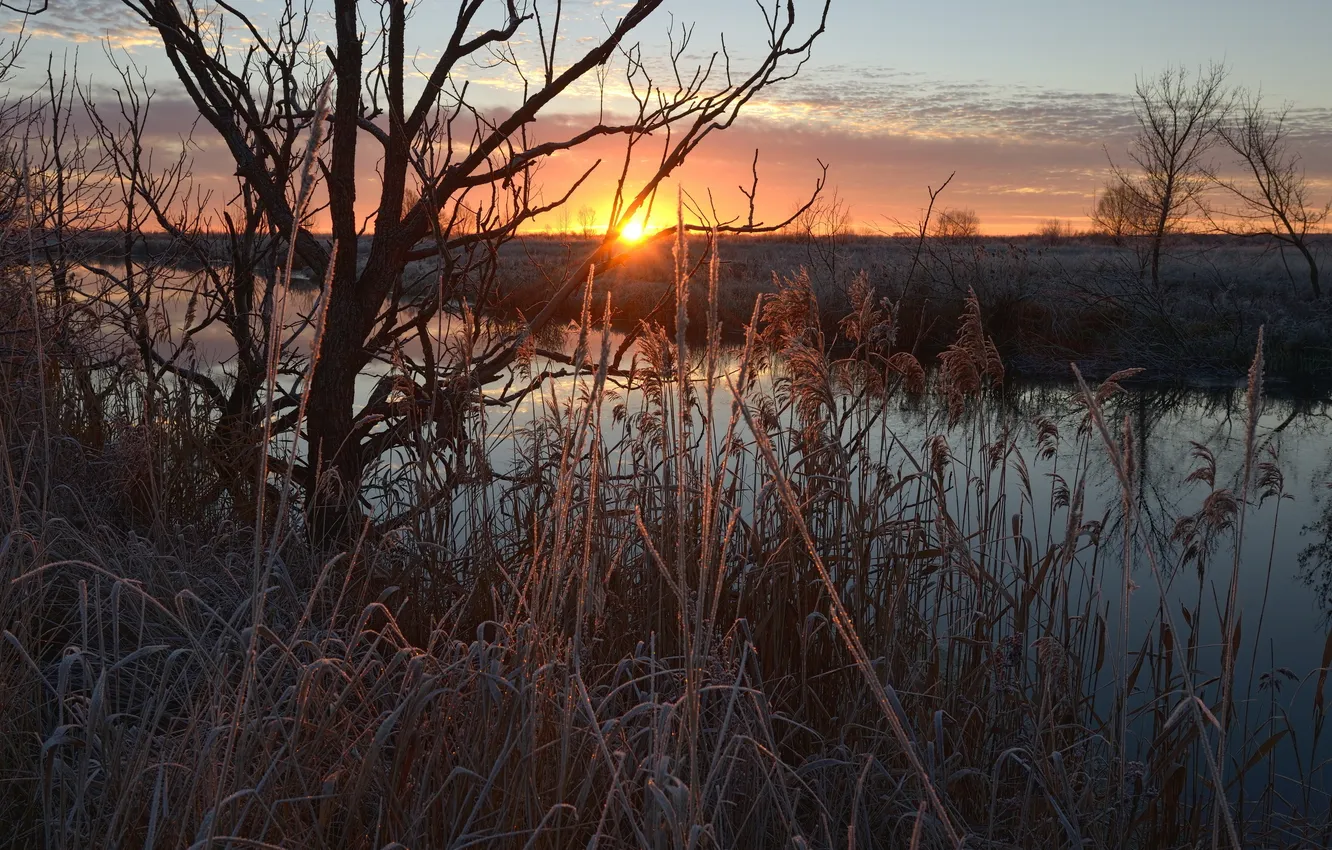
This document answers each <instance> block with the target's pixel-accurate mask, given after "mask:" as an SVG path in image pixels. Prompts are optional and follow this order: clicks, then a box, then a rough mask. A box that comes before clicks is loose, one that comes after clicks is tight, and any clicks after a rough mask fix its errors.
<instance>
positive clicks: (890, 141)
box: [0, 0, 1332, 234]
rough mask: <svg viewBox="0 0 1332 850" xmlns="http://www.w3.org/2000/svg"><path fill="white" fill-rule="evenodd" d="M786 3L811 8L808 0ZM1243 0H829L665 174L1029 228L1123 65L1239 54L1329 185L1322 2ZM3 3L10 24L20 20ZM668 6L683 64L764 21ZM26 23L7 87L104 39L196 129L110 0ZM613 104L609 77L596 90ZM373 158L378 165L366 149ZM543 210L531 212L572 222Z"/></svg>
mask: <svg viewBox="0 0 1332 850" xmlns="http://www.w3.org/2000/svg"><path fill="white" fill-rule="evenodd" d="M236 5H237V6H238V7H239V8H242V9H244V10H245V11H246V12H247V13H248V14H252V15H253V16H254V18H255V20H256V21H257V22H259V23H260V24H261V25H262V24H263V23H264V22H266V21H267V22H269V23H271V17H270V15H271V13H272V12H273V10H274V7H275V6H276V4H275V3H274V2H273V0H267V2H264V0H238V2H237V3H236ZM454 5H455V4H453V3H451V2H444V0H416V2H414V3H413V4H412V7H411V8H412V10H413V13H412V14H413V17H412V19H411V21H410V22H409V38H410V39H412V41H413V43H412V44H411V45H409V51H410V50H414V51H416V54H417V56H418V58H419V59H420V60H421V62H420V64H421V66H422V67H425V66H426V65H427V62H428V60H429V58H431V57H432V56H433V55H434V54H433V52H432V51H436V50H437V49H438V45H436V44H435V43H433V42H432V35H437V34H439V33H442V32H445V31H446V27H447V25H448V23H449V20H450V14H451V11H450V10H451V9H453V8H454ZM769 5H771V4H769ZM314 8H315V13H316V24H317V25H318V24H320V23H321V22H322V23H325V24H326V23H327V13H326V10H324V9H323V8H322V4H321V2H318V0H317V2H315V3H314ZM618 8H620V6H619V5H618V4H617V3H616V2H613V0H565V2H564V10H565V14H566V17H567V21H568V23H567V25H566V27H565V29H564V30H563V31H562V32H563V35H562V39H563V40H565V41H567V43H568V48H569V52H570V53H572V52H573V50H575V49H576V47H577V45H578V43H579V42H580V39H581V40H586V39H588V38H589V37H591V36H593V35H595V34H596V33H598V32H601V31H604V26H605V23H604V21H606V20H610V19H613V18H614V17H615V16H616V10H617V9H618ZM797 8H798V9H799V10H801V11H802V12H804V13H805V14H809V15H812V14H814V12H815V8H814V5H813V4H812V3H809V2H808V0H803V2H802V3H798V4H797ZM1254 10H1255V7H1254V6H1253V4H1252V3H1250V2H1240V0H1210V2H1192V0H1126V2H1117V3H1114V4H1109V3H1101V2H1090V0H1063V1H1062V2H1054V0H1012V2H1007V3H1002V4H1000V3H993V2H989V0H955V2H951V3H932V4H921V3H914V2H913V3H905V2H902V3H899V2H887V0H834V2H833V7H832V12H831V15H830V18H829V24H828V31H827V33H826V35H825V36H823V37H822V38H821V39H820V40H819V41H818V42H817V43H816V44H815V46H814V51H813V56H812V59H811V61H810V63H809V64H808V65H807V66H806V67H805V68H804V69H803V70H802V72H801V74H800V75H799V76H798V77H797V78H796V79H794V80H791V81H789V82H787V83H785V84H783V85H781V86H779V87H776V88H774V89H772V90H770V91H767V92H765V93H764V97H763V98H762V99H761V100H759V101H756V102H755V103H753V104H752V105H751V108H750V109H749V110H748V111H747V113H746V115H745V117H744V118H743V119H742V120H741V121H739V122H738V123H737V124H736V125H735V126H734V127H733V128H731V129H730V130H727V131H726V132H723V133H720V134H717V135H715V136H714V137H713V138H712V139H710V140H709V141H708V142H707V143H705V145H704V146H703V147H702V148H701V149H700V150H698V151H697V152H696V153H695V155H694V157H693V159H692V160H691V161H690V162H689V164H688V165H687V166H686V167H685V168H683V169H682V170H681V171H679V172H678V180H679V183H680V185H682V186H683V187H684V188H685V190H686V191H688V192H690V193H691V194H693V195H695V196H703V195H706V194H707V192H708V190H711V192H712V195H713V197H714V199H715V200H716V202H717V205H718V208H719V209H720V210H722V211H723V212H726V211H729V212H732V213H739V212H741V211H743V209H744V205H745V200H744V198H743V196H742V195H741V193H740V191H739V189H738V188H737V187H738V186H739V185H740V184H742V183H743V184H745V185H746V186H747V185H748V183H749V179H750V178H749V166H750V160H751V159H752V157H753V154H754V151H755V149H758V150H759V152H760V160H759V163H760V175H761V178H762V183H761V189H760V191H761V195H760V200H759V213H760V217H761V218H765V219H767V220H773V219H777V218H781V217H784V216H785V215H787V214H789V212H790V211H791V210H792V209H793V208H794V207H795V206H796V205H797V203H798V201H799V199H800V198H802V197H804V196H805V195H806V194H807V193H808V191H809V190H810V188H811V187H812V185H813V182H814V180H815V178H816V177H817V175H818V173H819V168H818V165H817V161H818V160H822V161H823V162H825V163H828V164H829V165H830V169H829V183H830V187H831V188H835V189H836V190H837V192H838V194H839V195H840V197H841V198H842V199H844V200H845V202H846V203H847V204H848V205H849V209H850V212H851V217H852V220H853V222H854V223H855V225H856V226H857V227H858V228H860V229H862V230H867V231H884V232H892V231H894V230H896V226H895V224H894V221H897V220H902V221H910V220H913V219H915V218H916V216H917V215H918V214H919V211H920V209H921V208H922V206H923V205H924V203H925V202H926V200H927V196H926V186H928V185H933V186H938V185H939V184H940V183H941V182H942V181H943V180H944V179H945V178H947V176H948V175H949V174H950V173H952V172H956V177H955V178H954V180H953V183H952V184H951V186H950V187H949V190H948V192H947V193H946V195H945V196H944V198H943V200H942V203H943V204H944V205H946V206H954V207H966V208H970V209H974V210H975V211H976V212H977V214H978V215H979V217H980V221H981V226H982V229H983V230H984V231H986V232H989V233H1015V234H1020V233H1026V232H1030V231H1032V230H1034V229H1035V228H1036V227H1037V226H1038V225H1039V223H1040V222H1041V221H1043V220H1045V219H1049V218H1052V217H1058V218H1062V219H1066V220H1069V221H1070V222H1071V223H1072V224H1073V226H1074V227H1081V226H1085V224H1086V214H1087V212H1088V211H1089V210H1090V209H1091V206H1092V203H1093V199H1094V196H1095V193H1096V191H1097V190H1098V188H1099V187H1100V186H1101V185H1102V184H1103V183H1104V182H1105V179H1106V177H1107V174H1108V161H1107V153H1108V154H1109V156H1111V157H1113V158H1114V159H1115V160H1116V161H1118V162H1121V163H1127V156H1126V150H1127V145H1128V141H1129V139H1130V137H1131V134H1132V130H1133V114H1132V97H1131V96H1132V93H1133V86H1134V80H1135V77H1136V76H1142V75H1151V74H1154V73H1157V72H1159V71H1160V70H1162V69H1163V68H1164V67H1165V66H1166V65H1168V64H1171V63H1175V64H1183V65H1185V66H1186V67H1190V68H1196V67H1198V66H1200V65H1205V64H1206V63H1208V62H1210V61H1217V62H1225V63H1226V64H1227V65H1228V67H1229V68H1230V81H1231V83H1233V84H1236V85H1242V86H1246V87H1249V88H1251V89H1258V88H1261V89H1262V91H1263V93H1264V96H1265V99H1266V100H1267V101H1268V102H1269V103H1270V104H1272V105H1274V106H1275V105H1280V104H1281V103H1283V102H1289V103H1290V104H1291V105H1292V111H1291V114H1290V115H1291V117H1290V121H1291V123H1292V127H1293V130H1294V132H1293V134H1292V142H1293V144H1295V146H1296V147H1297V149H1298V150H1299V151H1300V152H1301V154H1302V156H1303V162H1304V166H1305V168H1306V170H1307V173H1308V175H1309V177H1310V179H1311V183H1312V184H1313V187H1314V190H1315V197H1316V198H1317V199H1319V200H1320V201H1321V200H1322V199H1324V198H1326V197H1332V83H1328V82H1327V73H1326V67H1327V57H1328V53H1329V50H1330V49H1332V47H1330V46H1329V38H1328V34H1329V33H1332V2H1327V0H1269V2H1267V3H1266V4H1265V5H1264V12H1263V15H1262V20H1259V19H1257V18H1256V17H1255V11H1254ZM0 15H2V16H3V17H0V24H2V25H3V28H4V29H5V30H6V31H7V32H9V33H10V35H11V37H12V36H13V34H14V33H16V32H17V31H18V28H19V26H20V24H19V19H18V17H17V16H15V15H13V14H10V13H0ZM321 16H322V17H321ZM672 20H674V21H675V22H676V24H677V26H678V24H679V23H680V22H683V21H692V22H694V23H695V25H696V28H695V30H694V33H693V38H692V41H691V43H690V48H689V51H688V52H687V54H686V57H687V58H691V59H693V60H695V61H701V60H702V59H704V58H705V57H706V55H707V54H708V53H710V52H711V51H713V50H715V49H716V48H717V47H718V45H719V44H720V40H721V37H722V36H723V35H724V36H725V39H726V44H727V47H728V49H729V50H730V51H731V54H732V56H733V58H734V60H735V61H736V62H737V63H739V64H743V62H744V60H745V58H746V57H753V56H754V55H756V53H757V50H758V48H759V46H760V45H759V44H758V42H757V39H758V37H759V33H758V32H757V31H756V28H755V23H756V22H757V21H759V20H761V17H760V14H759V11H758V8H757V7H756V5H755V4H754V2H753V0H743V2H742V0H708V2H703V0H687V2H685V1H682V2H668V3H667V4H666V8H665V10H664V11H663V12H661V13H659V14H658V16H657V19H655V20H654V21H650V22H649V23H648V24H647V25H646V26H645V27H644V28H643V29H642V30H641V31H640V38H641V40H642V43H643V47H644V52H645V54H647V55H651V56H657V57H660V56H662V55H664V53H665V51H666V49H667V38H666V33H667V31H668V29H669V28H670V26H671V22H672ZM1278 23H1280V24H1281V25H1280V26H1278V25H1277V24H1278ZM26 28H27V29H26V32H27V33H28V34H29V35H30V36H31V38H32V40H31V43H30V44H29V45H28V48H27V52H26V53H25V54H24V68H23V69H22V70H21V71H20V73H19V74H18V75H17V76H16V77H15V78H14V79H13V80H12V81H11V83H10V92H9V94H10V95H11V96H13V95H15V94H20V93H23V92H24V91H30V90H33V89H35V88H36V87H38V86H39V85H40V83H41V81H42V80H43V78H44V75H45V70H46V64H47V62H46V58H47V57H48V56H54V61H55V64H56V66H57V67H59V66H60V65H61V64H65V65H67V66H69V67H71V68H72V67H73V66H74V64H75V62H77V68H78V73H79V76H80V78H81V79H85V80H87V81H90V82H91V86H92V91H93V92H94V94H95V96H97V97H99V98H112V97H114V95H113V92H112V91H111V84H110V82H109V81H113V80H115V78H116V77H115V74H114V71H113V69H112V68H111V64H110V63H111V60H110V59H109V58H108V55H111V56H115V57H118V59H117V61H120V62H124V61H126V60H132V61H133V62H134V63H135V64H136V65H138V66H139V67H140V68H141V69H142V70H143V73H144V74H145V76H146V77H147V79H148V80H149V81H150V82H151V83H152V85H153V86H154V87H155V88H156V90H157V94H156V97H155V100H154V106H153V123H152V131H153V139H152V141H153V143H154V144H158V145H161V146H163V147H164V148H176V147H178V145H179V143H180V139H181V138H182V137H183V136H185V135H187V134H189V133H190V132H191V128H192V126H193V124H194V122H195V121H196V119H197V118H198V113H197V111H195V110H194V109H193V108H192V107H191V106H190V104H189V103H188V101H187V100H186V99H185V97H184V94H183V92H182V91H181V89H180V87H179V85H178V84H177V83H176V82H175V81H174V78H173V76H172V73H171V69H170V67H169V65H168V64H167V63H166V61H165V57H164V56H163V55H162V52H161V50H160V48H159V47H158V46H157V45H156V42H155V40H154V38H153V33H152V32H151V31H148V30H146V29H145V28H144V25H143V23H142V22H141V21H139V20H137V19H136V18H135V16H134V15H133V14H132V13H131V12H130V10H129V9H128V8H127V7H126V6H125V4H124V3H122V2H121V0H51V2H50V8H49V10H48V11H47V12H45V13H44V14H42V15H40V16H38V17H37V18H33V19H30V20H29V21H28V22H27V24H26ZM463 73H464V75H465V76H467V78H468V81H469V84H470V85H471V86H472V88H471V90H472V91H473V92H475V94H476V97H477V99H478V103H480V104H481V105H482V106H484V107H485V108H488V109H493V110H504V109H505V108H507V107H509V106H511V105H512V104H513V103H514V102H515V96H516V95H515V91H516V83H515V80H514V79H512V78H511V77H505V76H504V75H503V74H500V73H496V72H493V71H488V70H486V69H483V68H479V67H473V68H471V69H465V70H464V72H463ZM626 103H627V101H626V100H625V99H624V92H623V90H622V87H621V88H620V89H617V88H616V86H615V81H614V80H612V82H611V85H610V87H609V89H608V93H607V98H606V105H607V108H608V109H610V110H612V111H613V110H615V109H616V108H617V107H618V108H623V107H624V105H625V104H626ZM598 106H599V101H598V97H597V92H596V91H595V89H594V88H593V87H592V86H591V85H586V86H583V87H581V88H580V89H579V90H577V91H575V92H573V93H572V94H570V95H569V96H567V97H565V98H563V99H562V100H561V101H559V102H558V108H557V109H555V110H553V111H551V113H550V114H549V115H547V116H546V117H545V118H544V119H543V120H542V121H541V122H538V124H537V125H536V126H535V127H533V128H532V135H533V136H534V137H535V138H537V139H540V138H542V137H543V136H544V137H553V136H554V135H555V134H556V133H558V132H559V131H560V130H562V129H565V128H566V127H570V126H578V125H580V124H582V123H584V122H585V120H586V118H587V116H588V115H589V114H591V113H593V112H594V111H595V110H596V109H597V108H598ZM209 133H210V131H209V129H208V128H207V127H206V126H203V127H197V128H194V129H193V136H192V150H193V157H194V174H195V178H196V180H197V181H198V182H199V184H200V185H201V186H203V187H206V188H209V189H210V190H212V191H213V192H214V196H215V197H223V196H225V195H226V194H227V193H228V186H229V185H230V183H229V181H231V179H232V178H231V176H230V175H231V174H232V173H233V170H234V169H233V168H232V167H231V166H230V165H229V162H228V159H227V157H226V153H225V151H224V150H223V149H222V148H221V146H220V144H219V143H218V142H217V140H216V139H215V138H212V137H211V136H210V135H209ZM617 150H618V148H615V147H613V146H612V145H610V144H607V145H604V146H602V148H596V147H588V148H585V149H583V150H582V151H581V152H580V153H577V154H572V155H565V156H559V157H556V158H554V159H552V160H551V161H550V162H549V163H548V164H547V165H546V166H545V168H544V170H543V172H542V174H541V183H542V185H543V186H545V187H547V188H546V192H547V193H548V194H552V195H553V194H558V193H560V192H562V191H563V187H564V186H565V185H566V184H567V182H568V181H569V180H571V179H572V178H573V176H574V175H575V174H577V173H579V172H581V170H582V169H583V168H584V167H585V166H586V164H587V163H588V162H589V161H590V159H592V158H595V157H596V156H602V155H605V156H606V157H607V162H606V164H604V165H603V167H602V168H601V169H600V173H599V174H598V175H597V176H596V177H594V178H593V180H592V181H590V182H589V183H588V184H587V186H586V187H585V188H584V189H583V190H582V191H580V193H579V194H578V195H576V196H575V197H574V199H573V200H572V202H571V204H570V213H569V216H568V219H567V222H568V223H569V224H571V225H574V224H576V222H577V220H578V218H577V212H578V210H579V209H580V208H581V207H584V206H591V207H593V208H596V209H598V210H602V209H604V206H605V199H606V193H607V192H608V191H609V189H608V186H609V183H608V181H609V179H610V178H612V177H613V176H614V173H615V171H616V162H615V160H616V151H617ZM365 174H366V179H367V180H372V179H373V163H372V162H367V163H366V164H365ZM673 187H674V183H672V184H671V193H672V195H673V191H674V188H673ZM557 190H558V191H557ZM361 194H362V196H363V197H364V196H370V195H371V194H372V193H370V192H368V191H362V193H361ZM672 206H673V205H672V204H670V203H664V204H659V205H658V207H657V209H656V210H655V211H654V215H653V221H652V222H650V223H649V227H650V226H651V225H652V224H662V223H664V221H665V217H669V216H670V215H672V214H673V210H672ZM367 212H368V211H367ZM599 218H601V220H602V221H603V222H604V218H603V217H601V216H599ZM548 219H549V220H548V221H542V222H538V224H539V225H541V226H544V227H547V228H553V227H556V226H559V225H561V224H564V223H565V222H566V220H565V219H561V218H558V217H556V216H548Z"/></svg>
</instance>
